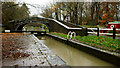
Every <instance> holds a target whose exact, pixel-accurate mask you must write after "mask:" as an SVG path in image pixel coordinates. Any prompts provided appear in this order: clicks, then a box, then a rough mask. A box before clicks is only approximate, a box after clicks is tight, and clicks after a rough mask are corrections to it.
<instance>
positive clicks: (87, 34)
mask: <svg viewBox="0 0 120 68" xmlns="http://www.w3.org/2000/svg"><path fill="white" fill-rule="evenodd" d="M86 36H88V29H87V28H86Z"/></svg>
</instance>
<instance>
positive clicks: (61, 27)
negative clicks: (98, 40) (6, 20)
mask: <svg viewBox="0 0 120 68" xmlns="http://www.w3.org/2000/svg"><path fill="white" fill-rule="evenodd" d="M32 22H39V23H42V24H44V25H46V26H47V28H48V29H49V32H59V33H65V34H67V33H68V32H69V31H74V32H76V34H77V35H81V36H84V35H86V29H84V28H82V27H76V28H72V27H69V26H68V25H65V24H64V23H62V22H60V21H57V20H55V19H50V18H44V17H29V18H23V19H19V20H13V21H10V23H12V24H13V27H10V28H11V29H10V30H15V31H22V29H23V27H24V26H25V25H26V24H29V23H32ZM71 25H72V24H71ZM72 26H74V27H75V25H72Z"/></svg>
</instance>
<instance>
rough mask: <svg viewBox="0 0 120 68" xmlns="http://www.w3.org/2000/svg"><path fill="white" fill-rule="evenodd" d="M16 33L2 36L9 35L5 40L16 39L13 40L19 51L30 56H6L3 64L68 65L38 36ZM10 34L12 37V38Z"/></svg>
mask: <svg viewBox="0 0 120 68" xmlns="http://www.w3.org/2000/svg"><path fill="white" fill-rule="evenodd" d="M16 34H17V33H16ZM16 34H13V33H11V34H8V35H4V34H2V37H3V36H4V37H5V36H6V37H8V38H7V39H6V40H5V41H15V42H13V43H14V45H15V46H17V47H20V48H19V49H18V50H17V51H19V52H20V53H24V54H28V55H29V56H22V57H21V56H19V57H18V58H15V59H13V58H9V57H5V58H3V59H2V66H66V63H65V62H64V61H63V60H62V59H61V58H60V57H58V56H56V55H55V54H54V53H53V52H52V51H51V50H50V49H49V48H48V47H47V46H46V45H44V44H43V43H42V42H41V41H40V40H38V38H37V37H36V36H34V35H31V34H17V35H16ZM9 36H12V37H11V38H10V37H9ZM4 37H3V38H4ZM2 41H4V40H2ZM2 45H3V44H2ZM15 46H13V47H15ZM11 47H12V45H11Z"/></svg>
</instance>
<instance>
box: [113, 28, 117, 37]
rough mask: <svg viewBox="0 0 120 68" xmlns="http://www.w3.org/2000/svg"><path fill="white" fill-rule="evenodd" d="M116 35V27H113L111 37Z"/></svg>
mask: <svg viewBox="0 0 120 68" xmlns="http://www.w3.org/2000/svg"><path fill="white" fill-rule="evenodd" d="M115 37H116V28H113V39H115Z"/></svg>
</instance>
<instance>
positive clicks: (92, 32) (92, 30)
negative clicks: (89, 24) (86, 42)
mask: <svg viewBox="0 0 120 68" xmlns="http://www.w3.org/2000/svg"><path fill="white" fill-rule="evenodd" d="M87 29H88V30H91V32H87V33H89V34H98V33H99V35H114V34H113V33H100V30H103V31H104V30H106V31H107V30H112V31H113V29H110V28H105V29H103V28H87ZM98 29H99V32H98ZM94 30H96V31H97V32H96V31H94ZM115 30H117V31H120V29H115ZM115 35H116V36H120V34H116V33H115Z"/></svg>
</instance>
